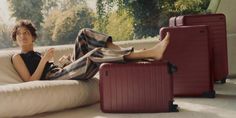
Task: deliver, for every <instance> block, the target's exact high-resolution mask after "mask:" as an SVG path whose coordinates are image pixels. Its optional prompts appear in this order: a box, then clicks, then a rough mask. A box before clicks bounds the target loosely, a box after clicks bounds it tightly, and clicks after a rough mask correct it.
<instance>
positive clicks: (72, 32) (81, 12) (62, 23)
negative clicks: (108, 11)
mask: <svg viewBox="0 0 236 118" xmlns="http://www.w3.org/2000/svg"><path fill="white" fill-rule="evenodd" d="M93 22H94V14H93V12H92V11H91V9H89V8H87V6H77V7H74V8H71V9H69V10H67V11H65V12H63V13H61V15H60V17H58V19H57V20H56V22H55V27H54V29H53V35H52V40H54V41H55V42H56V44H65V43H67V44H68V43H73V42H74V40H75V38H76V36H77V33H78V32H79V31H80V30H81V29H82V28H85V27H87V28H93Z"/></svg>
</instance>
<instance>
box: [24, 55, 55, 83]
mask: <svg viewBox="0 0 236 118" xmlns="http://www.w3.org/2000/svg"><path fill="white" fill-rule="evenodd" d="M20 56H21V58H22V59H23V61H24V62H25V65H26V67H27V68H28V70H29V72H30V75H32V74H33V73H34V72H35V70H36V69H37V67H38V65H39V62H40V60H41V53H39V52H35V51H29V52H27V53H20ZM53 68H55V65H54V64H53V63H49V62H47V63H46V65H45V67H44V70H43V73H42V75H41V77H40V80H45V77H46V74H47V73H48V72H49V71H50V70H52V69H53Z"/></svg>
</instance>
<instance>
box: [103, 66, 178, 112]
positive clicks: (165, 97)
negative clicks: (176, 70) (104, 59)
mask: <svg viewBox="0 0 236 118" xmlns="http://www.w3.org/2000/svg"><path fill="white" fill-rule="evenodd" d="M172 70H173V69H171V64H168V63H167V62H156V61H155V62H129V63H126V64H120V63H104V64H102V65H101V66H100V69H99V74H100V81H99V84H100V85H99V88H100V98H101V99H100V102H101V103H100V105H101V110H102V111H103V112H110V113H114V112H118V113H135V112H136V113H139V112H142V113H144V112H169V111H177V105H174V104H173V97H174V95H173V80H172Z"/></svg>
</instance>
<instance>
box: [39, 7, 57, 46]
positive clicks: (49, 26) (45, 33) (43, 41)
mask: <svg viewBox="0 0 236 118" xmlns="http://www.w3.org/2000/svg"><path fill="white" fill-rule="evenodd" d="M60 17H61V11H60V10H52V11H50V13H49V14H48V16H47V17H46V18H45V19H44V23H43V24H42V27H43V28H42V29H43V30H42V31H41V33H42V36H41V37H40V39H38V40H37V42H36V43H37V44H38V45H52V44H54V42H53V41H52V35H53V31H54V28H55V27H56V21H57V19H59V18H60Z"/></svg>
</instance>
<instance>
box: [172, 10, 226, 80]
mask: <svg viewBox="0 0 236 118" xmlns="http://www.w3.org/2000/svg"><path fill="white" fill-rule="evenodd" d="M174 21H175V20H174V18H172V19H170V23H169V24H170V26H173V25H174V24H175V25H176V26H186V25H188V26H189V25H207V26H208V28H209V36H210V43H211V47H212V48H213V60H212V61H213V62H212V64H211V66H212V68H213V76H214V80H215V81H221V82H222V83H225V80H226V78H227V76H228V57H227V36H226V19H225V15H224V14H207V15H186V16H178V17H176V21H175V23H174Z"/></svg>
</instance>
